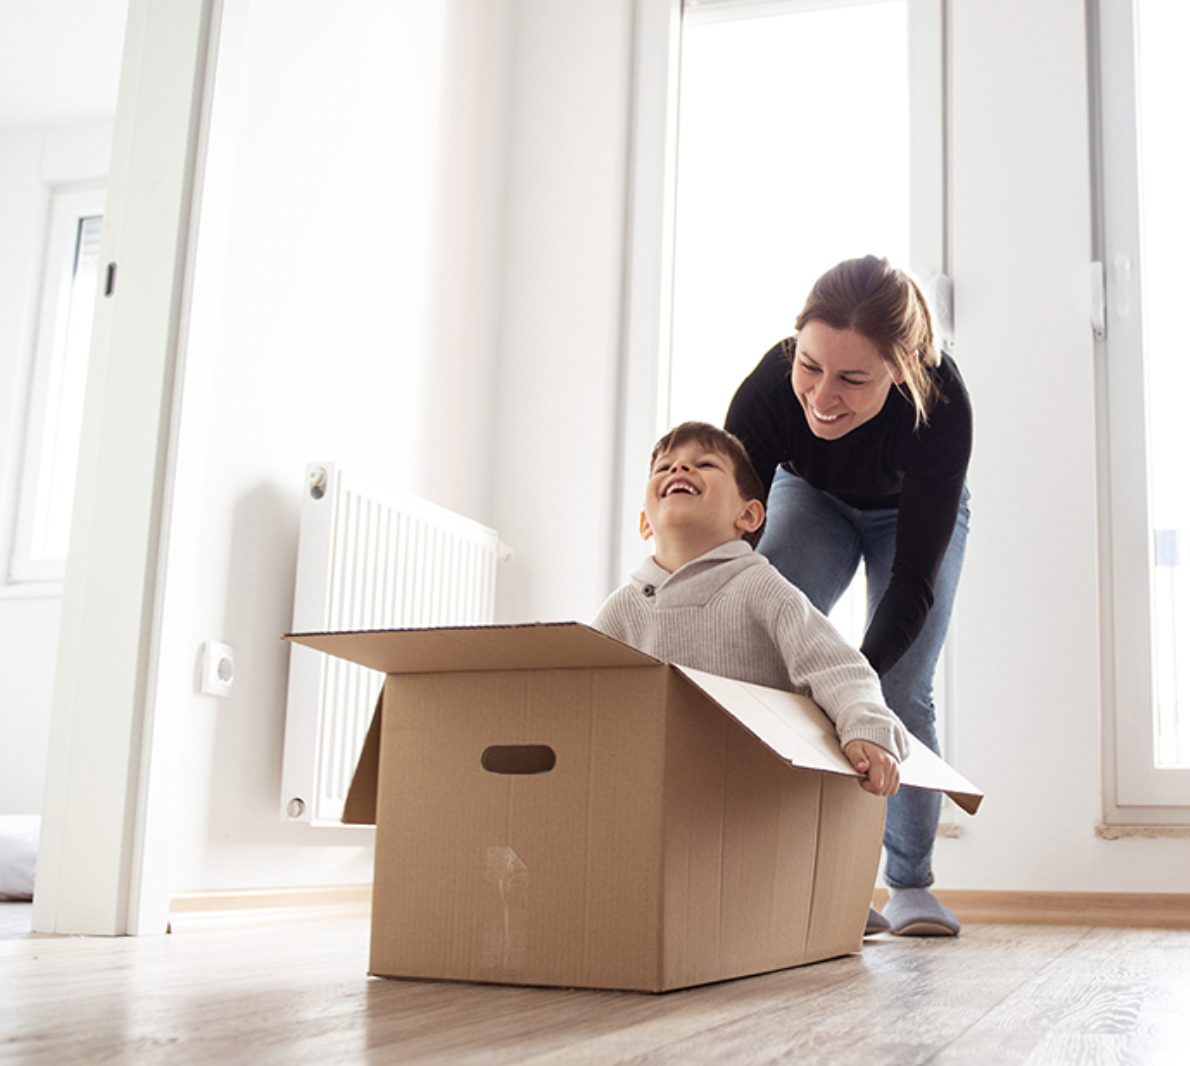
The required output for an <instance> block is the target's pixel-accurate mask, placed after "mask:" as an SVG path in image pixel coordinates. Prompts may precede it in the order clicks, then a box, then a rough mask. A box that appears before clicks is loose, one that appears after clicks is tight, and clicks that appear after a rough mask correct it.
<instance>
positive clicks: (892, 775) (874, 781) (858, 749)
mask: <svg viewBox="0 0 1190 1066" xmlns="http://www.w3.org/2000/svg"><path fill="white" fill-rule="evenodd" d="M843 754H844V755H846V756H847V761H848V762H849V763H851V765H852V766H854V767H855V768H856V770H858V771H859V772H860V773H861V774H863V775H864V776H863V777H862V778H860V782H859V787H860V788H862V789H863V790H864V791H865V792H871V793H872V794H873V795H875V796H891V795H892V794H893V793H894V792H896V791H897V789H898V788H900V787H901V771H900V768H899V767H898V765H897V760H896V759H895V758H893V756H892V753H891V752H887V751H885V750H884V749H883V748H882V747H881V746H880V745H879V744H873V743H872V742H871V741H870V740H851V741H848V742H847V744H846V745H844V747H843Z"/></svg>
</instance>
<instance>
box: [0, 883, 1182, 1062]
mask: <svg viewBox="0 0 1190 1066" xmlns="http://www.w3.org/2000/svg"><path fill="white" fill-rule="evenodd" d="M6 906H7V905H6ZM0 925H2V926H3V927H4V928H9V929H14V930H18V931H19V928H20V926H19V922H16V921H14V919H13V914H12V913H11V912H8V911H5V912H4V913H0ZM367 939H368V921H367V916H366V914H364V913H361V914H357V915H354V916H352V915H347V916H344V915H343V914H342V913H337V914H336V915H335V916H334V917H333V918H326V919H318V918H314V917H306V918H304V919H302V920H290V921H268V920H266V919H264V918H263V917H262V916H260V915H256V916H254V917H244V916H240V917H238V918H237V917H236V916H231V917H224V918H223V919H222V920H221V921H218V922H213V923H210V924H208V925H204V924H202V923H188V924H187V925H186V926H185V927H184V928H183V930H182V931H180V932H177V933H175V934H174V935H172V936H162V937H141V938H117V939H103V938H80V937H39V936H32V935H29V934H28V933H27V931H26V932H25V933H24V934H23V935H20V934H19V933H18V935H14V936H10V937H9V938H8V939H2V940H0V1063H2V1064H5V1066H7V1064H10V1063H11V1064H14V1066H15V1064H17V1063H19V1064H21V1066H42V1064H45V1066H50V1064H53V1066H59V1064H63V1063H135V1064H137V1066H140V1064H146V1066H154V1064H157V1063H161V1064H165V1063H168V1064H170V1066H189V1064H194V1066H208V1064H215V1063H218V1064H224V1063H241V1062H242V1063H263V1064H269V1063H293V1062H306V1061H317V1062H319V1063H340V1062H341V1063H373V1062H375V1063H381V1062H385V1063H389V1062H402V1063H406V1062H412V1063H514V1062H515V1063H536V1064H543V1063H567V1064H569V1063H579V1064H582V1063H599V1064H604V1063H613V1064H640V1063H658V1064H664V1063H674V1064H677V1063H683V1064H686V1063H711V1062H715V1063H724V1062H741V1063H745V1062H746V1063H766V1062H786V1061H790V1060H791V1059H795V1058H796V1060H797V1061H798V1062H801V1063H816V1062H822V1063H827V1062H829V1063H831V1064H842V1066H846V1064H850V1063H856V1064H859V1063H861V1062H862V1063H863V1064H864V1066H878V1064H881V1063H888V1064H896V1066H902V1064H931V1066H951V1064H958V1063H962V1064H964V1066H979V1064H982V1063H988V1064H996V1066H1000V1064H1004V1063H1021V1064H1028V1066H1036V1064H1051V1063H1084V1062H1086V1063H1111V1064H1125V1063H1136V1064H1138V1066H1139V1064H1144V1066H1150V1064H1158V1066H1160V1064H1163V1063H1170V1064H1172V1063H1175V1062H1176V1063H1179V1066H1180V1064H1182V1063H1185V1062H1186V1061H1188V1059H1187V1052H1186V1048H1187V1047H1190V932H1186V931H1165V932H1162V931H1158V930H1132V929H1129V930H1123V929H1103V928H1078V927H1070V926H1041V925H1032V926H1012V925H968V926H966V927H965V928H964V931H963V935H962V936H961V937H960V938H958V939H957V940H926V939H923V940H914V939H898V938H895V937H888V936H884V937H879V938H876V939H873V940H869V941H868V942H867V945H866V946H865V948H864V951H863V953H862V954H861V955H857V956H851V957H848V958H844V959H838V960H835V961H832V962H827V963H820V964H817V965H814V966H807V967H803V968H800V969H796V970H786V971H782V972H780V973H774V974H767V975H764V976H760V977H754V978H748V979H745V980H740V981H730V982H726V983H723V984H719V985H712V986H707V987H703V988H696V989H690V990H687V991H684V992H676V993H670V994H668V995H662V996H646V995H636V994H631V993H614V992H586V991H579V990H568V989H539V988H513V987H504V986H497V985H491V986H482V985H466V984H448V983H435V982H424V981H385V980H377V979H374V978H368V977H367V976H366V975H365V971H366V967H367Z"/></svg>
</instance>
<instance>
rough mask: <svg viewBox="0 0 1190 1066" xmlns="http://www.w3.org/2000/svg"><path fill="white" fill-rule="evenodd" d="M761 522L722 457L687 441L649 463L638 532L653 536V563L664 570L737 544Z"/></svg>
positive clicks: (760, 511)
mask: <svg viewBox="0 0 1190 1066" xmlns="http://www.w3.org/2000/svg"><path fill="white" fill-rule="evenodd" d="M763 520H764V505H763V504H762V503H761V502H760V500H746V499H744V497H743V495H742V493H741V492H740V489H739V486H738V485H737V484H736V478H735V471H734V470H733V468H732V462H731V460H730V459H729V458H728V457H727V456H726V455H724V454H723V453H722V452H719V451H716V450H714V449H713V448H708V447H707V446H706V445H704V444H701V443H699V442H698V441H697V440H692V439H691V440H685V441H681V442H679V443H677V444H675V445H674V446H673V447H671V448H669V449H668V450H666V451H664V452H662V453H661V454H659V455H657V456H656V457H655V458H654V460H653V466H652V469H651V471H650V473H649V480H648V483H647V484H646V485H645V506H644V511H643V512H642V513H641V516H640V532H641V536H642V537H644V538H645V539H646V540H648V539H649V538H650V537H656V540H657V544H656V549H657V550H656V557H657V561H658V563H660V565H661V566H663V567H665V568H666V569H669V570H673V569H676V568H677V566H681V565H683V564H684V563H685V562H688V561H689V560H690V559H693V558H696V557H697V556H698V555H701V554H703V553H704V552H707V551H710V550H711V549H712V548H715V547H718V546H719V545H720V544H726V543H727V542H728V541H732V540H740V539H742V538H743V537H744V535H745V534H746V533H750V532H752V531H753V530H756V529H758V528H759V527H760V524H761V522H763ZM671 564H672V565H671Z"/></svg>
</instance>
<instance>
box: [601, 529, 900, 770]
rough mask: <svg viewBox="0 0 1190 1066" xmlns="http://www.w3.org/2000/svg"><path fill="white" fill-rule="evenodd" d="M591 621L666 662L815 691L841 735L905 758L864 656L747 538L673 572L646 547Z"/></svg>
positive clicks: (896, 723)
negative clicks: (640, 560)
mask: <svg viewBox="0 0 1190 1066" xmlns="http://www.w3.org/2000/svg"><path fill="white" fill-rule="evenodd" d="M594 625H595V628H596V629H599V630H601V631H602V632H604V633H607V634H608V635H609V636H612V637H615V638H616V639H617V640H621V641H623V642H624V643H625V644H629V645H631V646H632V647H634V648H639V649H640V650H641V651H643V652H645V653H646V654H648V655H652V656H655V657H656V658H658V659H663V660H665V661H666V662H672V663H677V664H679V665H681V666H691V667H693V668H694V669H696V670H706V671H707V672H708V673H713V674H720V675H722V676H724V677H732V678H735V679H737V680H739V681H751V682H754V683H755V684H758V685H767V686H769V687H770V688H780V689H785V690H786V691H793V692H796V693H799V694H801V695H806V696H810V697H812V698H813V699H814V701H815V702H816V703H818V705H819V706H820V707H822V709H823V710H824V711H825V712H826V713H827V715H828V716H829V717H830V719H831V721H832V722H834V723H835V731H836V732H837V733H838V734H839V743H840V744H846V743H848V742H849V741H852V740H870V741H873V742H874V743H876V744H879V745H880V746H881V747H882V748H884V749H885V750H887V751H890V752H892V753H893V754H894V755H896V756H897V757H898V758H899V759H904V758H905V756H906V755H908V753H909V745H908V740H907V738H906V735H905V730H904V727H903V726H902V725H901V722H900V719H899V718H897V716H896V715H895V714H893V712H892V711H890V710H889V709H888V707H886V706H885V704H884V699H883V696H882V694H881V691H880V679H879V678H878V677H877V676H876V672H875V671H874V670H873V669H872V668H871V667H870V666H869V665H868V662H867V660H866V659H865V658H864V657H863V656H862V655H861V654H860V653H859V651H858V649H856V648H853V647H852V646H851V645H850V644H848V643H847V642H846V641H845V640H844V639H843V637H842V636H840V634H839V632H838V631H837V630H836V629H835V628H834V626H832V625H831V623H830V622H829V621H827V619H826V618H825V617H824V616H823V615H822V614H820V613H819V612H818V611H817V610H816V609H815V608H814V606H813V605H812V604H811V603H810V601H809V600H808V599H807V598H806V596H805V594H804V593H802V592H801V591H800V590H799V589H797V588H795V587H794V586H793V585H791V584H790V583H789V582H788V581H786V580H785V578H783V577H782V576H781V575H780V573H778V571H777V569H776V568H775V567H774V566H773V565H772V564H771V563H769V561H768V560H767V559H765V558H764V556H762V555H757V554H756V552H754V551H753V550H752V548H751V547H750V546H749V545H748V544H747V542H745V541H742V540H736V541H730V542H729V543H727V544H721V545H719V547H717V548H713V549H712V550H711V551H709V552H707V553H706V554H705V555H700V556H699V557H698V558H697V559H693V560H691V561H690V562H688V563H687V564H686V565H685V566H683V567H681V568H680V569H678V570H676V571H674V572H673V573H672V574H671V573H670V572H669V571H668V570H665V569H663V568H662V567H661V566H659V565H658V564H657V562H656V561H655V560H654V559H653V558H652V557H651V556H650V557H649V558H648V559H647V560H646V561H645V563H644V565H642V566H641V567H640V569H638V570H637V571H636V572H635V573H634V574H633V575H632V581H631V583H630V584H627V585H624V586H623V587H622V588H620V589H618V590H617V591H615V592H613V593H612V595H611V596H610V597H608V600H607V602H606V603H604V605H603V607H602V608H600V610H599V614H598V615H597V616H596V618H595V623H594Z"/></svg>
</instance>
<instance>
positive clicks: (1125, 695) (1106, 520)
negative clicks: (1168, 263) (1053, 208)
mask: <svg viewBox="0 0 1190 1066" xmlns="http://www.w3.org/2000/svg"><path fill="white" fill-rule="evenodd" d="M1087 13H1088V69H1089V73H1090V100H1091V145H1092V161H1091V162H1092V168H1091V169H1092V174H1093V178H1094V182H1093V186H1094V187H1093V189H1092V194H1093V195H1092V202H1093V205H1094V208H1093V209H1094V216H1093V220H1092V221H1093V244H1092V255H1093V257H1094V261H1093V263H1092V273H1091V278H1092V289H1093V299H1092V303H1093V306H1094V307H1095V308H1096V316H1095V319H1094V321H1093V323H1092V325H1093V327H1094V329H1095V357H1096V379H1097V388H1098V397H1097V401H1098V411H1097V415H1098V419H1099V423H1100V425H1101V427H1103V431H1102V432H1101V433H1100V434H1099V455H1098V457H1097V458H1098V465H1099V470H1100V476H1101V498H1100V554H1101V560H1100V561H1101V573H1102V578H1101V595H1102V603H1103V611H1102V634H1101V645H1102V661H1103V704H1104V713H1103V742H1104V760H1103V762H1104V767H1103V770H1104V789H1103V797H1104V812H1103V813H1104V821H1105V822H1106V823H1107V824H1115V825H1137V824H1141V825H1144V824H1154V825H1171V824H1177V825H1184V824H1188V823H1190V768H1176V767H1157V766H1155V765H1154V764H1153V738H1154V688H1155V680H1154V677H1153V639H1152V627H1153V625H1154V615H1153V603H1152V595H1151V584H1150V580H1151V577H1150V575H1151V573H1152V560H1153V538H1152V534H1151V530H1150V518H1149V492H1148V478H1147V470H1148V440H1147V412H1146V407H1147V399H1146V383H1145V366H1144V332H1143V329H1144V323H1143V321H1142V315H1141V313H1140V309H1141V307H1142V306H1143V305H1142V302H1141V299H1142V294H1143V283H1144V278H1143V276H1142V260H1141V254H1140V252H1141V248H1140V244H1141V205H1140V188H1139V180H1138V163H1139V158H1138V146H1137V128H1138V119H1137V110H1136V108H1137V92H1136V73H1137V72H1136V64H1135V18H1136V7H1135V4H1134V0H1089V2H1088V7H1087Z"/></svg>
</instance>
